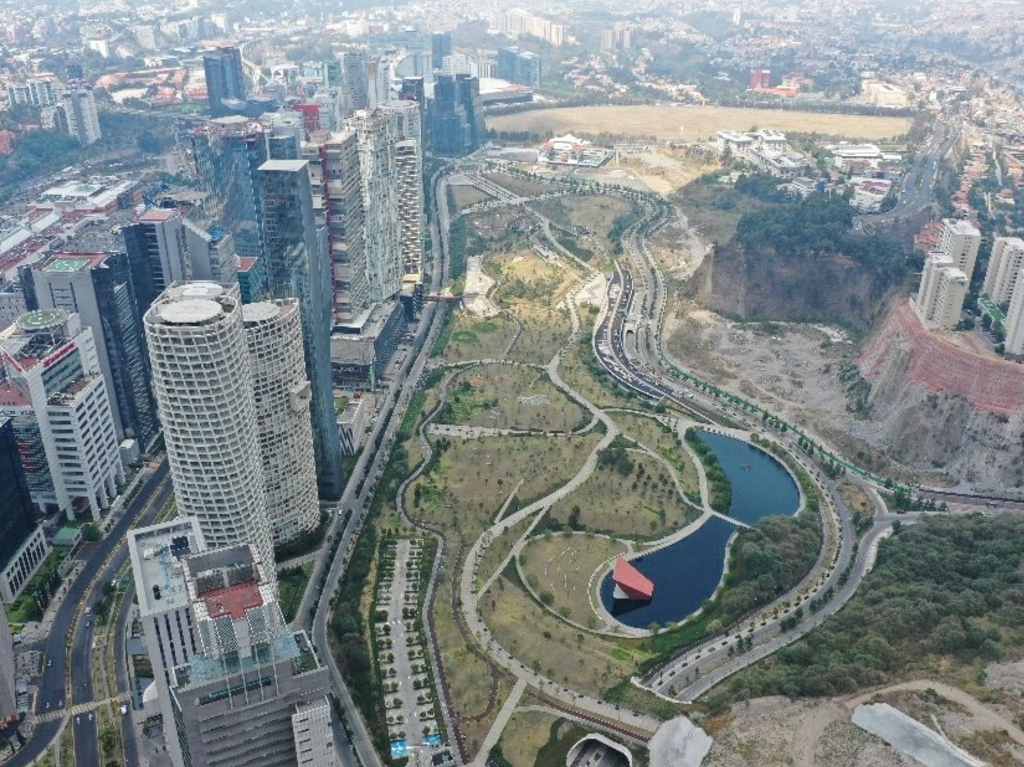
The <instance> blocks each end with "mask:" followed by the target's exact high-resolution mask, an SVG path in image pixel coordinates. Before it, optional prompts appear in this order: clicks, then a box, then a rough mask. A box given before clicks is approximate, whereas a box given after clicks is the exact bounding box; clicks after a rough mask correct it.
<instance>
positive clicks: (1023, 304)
mask: <svg viewBox="0 0 1024 767" xmlns="http://www.w3.org/2000/svg"><path fill="white" fill-rule="evenodd" d="M1021 271H1024V268H1022V270H1021ZM1022 283H1024V278H1022V277H1021V274H1020V273H1018V275H1017V280H1016V284H1015V286H1014V289H1013V295H1011V296H1010V307H1009V310H1008V311H1007V312H1006V341H1005V349H1006V355H1007V356H1008V357H1014V358H1016V359H1020V358H1021V357H1024V284H1022Z"/></svg>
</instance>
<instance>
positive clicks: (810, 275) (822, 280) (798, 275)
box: [702, 241, 890, 330]
mask: <svg viewBox="0 0 1024 767" xmlns="http://www.w3.org/2000/svg"><path fill="white" fill-rule="evenodd" d="M702 269H708V270H710V277H711V289H710V292H709V293H705V294H704V295H705V296H706V300H707V302H708V304H709V306H710V308H711V309H714V310H715V311H716V312H719V313H721V314H724V315H727V316H731V317H736V318H739V319H743V320H776V321H783V322H826V323H830V324H840V325H846V326H848V327H853V328H857V329H862V330H863V329H867V328H868V327H870V325H871V323H872V321H873V320H874V319H875V318H876V316H877V315H878V313H879V312H880V310H881V308H882V307H883V306H884V304H885V298H886V295H887V292H888V290H889V289H890V285H889V283H888V281H887V279H886V278H884V277H882V276H881V275H877V274H875V273H873V272H871V271H870V270H868V269H865V268H864V267H863V266H861V265H860V264H858V263H857V262H855V261H854V260H853V259H850V258H847V257H845V256H842V255H837V254H831V253H810V254H807V255H800V254H778V253H776V252H775V251H774V249H772V248H770V247H769V248H765V249H763V250H760V249H758V250H754V251H748V250H747V249H746V248H744V247H742V246H741V245H739V244H738V243H736V242H735V241H732V242H730V243H728V244H726V245H724V246H721V247H718V248H716V249H715V252H714V255H713V256H712V257H711V258H710V259H706V260H705V265H704V266H702Z"/></svg>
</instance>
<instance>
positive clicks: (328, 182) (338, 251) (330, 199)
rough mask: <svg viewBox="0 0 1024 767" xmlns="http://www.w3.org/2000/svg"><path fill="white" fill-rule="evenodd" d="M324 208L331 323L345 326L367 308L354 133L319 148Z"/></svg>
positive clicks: (347, 132)
mask: <svg viewBox="0 0 1024 767" xmlns="http://www.w3.org/2000/svg"><path fill="white" fill-rule="evenodd" d="M320 165H321V168H322V177H323V184H324V195H323V197H324V207H325V212H326V218H327V236H328V245H329V248H330V258H331V268H332V281H333V286H332V288H333V290H332V292H333V317H332V322H333V323H339V322H348V321H351V320H352V318H353V317H354V316H355V315H357V314H358V313H360V312H362V311H364V310H365V309H366V308H368V307H369V304H370V288H369V284H368V283H367V278H366V250H365V244H364V241H363V237H364V229H365V226H366V215H365V212H364V209H363V187H362V174H361V171H360V168H359V142H358V139H357V138H356V132H355V130H352V129H351V128H346V129H345V130H344V131H342V132H340V133H334V134H332V135H331V137H330V138H329V139H328V140H327V141H326V142H325V143H324V144H323V145H322V146H321V147H320Z"/></svg>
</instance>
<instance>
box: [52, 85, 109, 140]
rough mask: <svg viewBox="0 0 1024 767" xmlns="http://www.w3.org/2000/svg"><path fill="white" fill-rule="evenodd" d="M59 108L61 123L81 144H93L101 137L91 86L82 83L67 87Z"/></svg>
mask: <svg viewBox="0 0 1024 767" xmlns="http://www.w3.org/2000/svg"><path fill="white" fill-rule="evenodd" d="M61 110H62V113H63V118H62V125H63V126H65V127H66V129H67V132H68V133H69V134H70V135H71V136H74V137H75V138H76V139H78V142H79V143H80V144H81V145H82V146H89V145H90V144H95V143H96V142H97V141H99V140H100V139H101V138H103V133H102V131H101V130H100V120H99V115H98V114H97V112H96V97H95V96H94V95H93V92H92V88H88V87H86V86H84V85H75V86H72V87H69V88H68V90H66V91H65V92H64V96H63V97H62V98H61Z"/></svg>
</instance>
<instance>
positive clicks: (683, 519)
mask: <svg viewBox="0 0 1024 767" xmlns="http://www.w3.org/2000/svg"><path fill="white" fill-rule="evenodd" d="M628 455H629V464H631V465H627V464H625V463H621V464H619V465H618V466H615V467H612V466H607V467H600V466H599V467H598V468H597V470H596V471H595V472H594V473H593V474H592V475H591V476H590V478H589V479H588V480H587V481H586V482H584V483H583V484H582V485H581V486H580V487H579V489H578V490H576V491H575V492H574V493H572V494H571V495H569V496H568V497H566V498H563V499H562V500H560V501H559V502H558V503H556V504H555V505H554V506H552V507H551V511H550V512H549V514H550V515H551V518H552V519H553V520H557V521H558V522H559V523H561V524H562V525H565V526H568V527H572V528H573V529H579V530H589V531H592V532H598V533H608V534H610V535H621V536H624V537H626V538H631V539H645V538H646V539H653V538H661V537H662V536H664V535H667V534H669V533H671V532H674V531H676V530H678V529H679V528H681V527H683V526H684V525H685V524H686V523H688V522H691V521H693V520H694V519H696V518H697V516H698V514H699V512H698V511H697V510H696V509H695V508H693V507H692V506H690V505H689V504H687V503H686V502H685V501H684V500H683V499H682V498H680V497H679V493H678V492H676V486H675V484H674V483H673V482H672V477H671V476H670V475H669V472H668V469H666V468H665V467H664V465H662V464H661V463H660V462H658V461H655V460H654V459H653V458H651V457H649V456H646V455H644V454H643V453H641V452H639V451H631V452H630V453H629V454H628ZM627 468H628V472H627V471H625V469H627Z"/></svg>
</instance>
